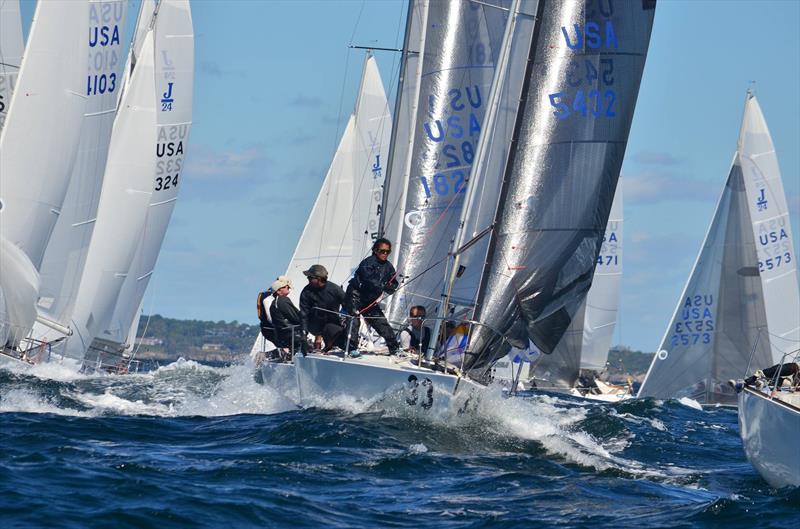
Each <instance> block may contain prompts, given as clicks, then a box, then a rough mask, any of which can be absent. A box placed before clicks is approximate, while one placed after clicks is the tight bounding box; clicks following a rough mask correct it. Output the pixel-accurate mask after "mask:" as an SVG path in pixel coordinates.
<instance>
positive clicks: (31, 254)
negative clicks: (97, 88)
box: [0, 0, 89, 269]
mask: <svg viewBox="0 0 800 529" xmlns="http://www.w3.org/2000/svg"><path fill="white" fill-rule="evenodd" d="M88 11H89V8H88V2H86V1H85V0H84V1H82V2H40V3H39V4H37V6H36V13H35V15H34V19H33V23H32V24H31V31H30V35H29V38H28V45H27V48H26V49H25V55H24V57H23V60H22V66H21V69H20V74H19V78H18V79H17V85H16V89H15V90H14V94H13V96H12V100H11V108H10V109H9V114H8V117H7V119H6V123H5V126H4V127H3V130H2V133H1V134H0V174H2V175H3V177H2V179H0V201H1V202H2V207H0V223H1V224H0V229H2V232H1V233H0V235H2V237H5V238H6V240H8V241H9V242H12V243H14V244H16V245H17V246H19V247H20V248H22V249H23V250H24V251H25V253H26V254H27V255H28V258H29V259H30V260H31V263H33V265H34V266H35V267H36V268H37V269H38V268H39V265H40V264H41V262H42V256H43V255H44V250H45V246H46V245H47V242H48V240H49V239H50V234H51V233H52V231H53V227H54V225H55V223H56V221H57V220H58V215H59V213H60V211H61V206H62V203H63V201H64V196H65V194H66V192H67V184H68V183H69V177H70V175H71V171H72V165H73V163H74V160H75V154H76V151H77V146H78V141H79V139H80V131H81V122H82V121H83V114H84V110H85V107H86V95H85V94H86V64H87V56H88V40H87V38H86V35H87V34H88V31H89V17H88Z"/></svg>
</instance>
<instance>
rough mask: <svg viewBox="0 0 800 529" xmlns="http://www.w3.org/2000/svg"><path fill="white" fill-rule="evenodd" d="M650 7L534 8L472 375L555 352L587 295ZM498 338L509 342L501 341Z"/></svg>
mask: <svg viewBox="0 0 800 529" xmlns="http://www.w3.org/2000/svg"><path fill="white" fill-rule="evenodd" d="M654 13H655V2H651V1H647V0H645V1H642V2H624V3H611V2H609V3H607V4H604V3H600V4H594V3H591V4H588V5H587V3H586V2H582V1H565V2H548V1H546V0H541V1H540V2H539V6H538V14H539V17H538V18H539V20H540V22H539V24H537V28H536V31H535V36H534V39H533V44H532V46H531V54H530V57H529V59H530V62H529V68H528V71H527V74H526V75H527V76H528V77H527V81H526V82H527V86H526V87H525V90H524V92H523V99H522V101H521V102H520V110H519V113H518V116H517V125H516V130H515V138H516V142H515V144H514V146H513V148H512V149H511V152H510V154H509V158H508V164H507V169H506V172H505V174H506V182H505V184H504V187H503V190H502V192H501V195H500V200H499V203H500V204H501V207H499V208H498V212H497V215H496V219H495V225H494V228H493V230H492V234H491V236H492V241H491V245H490V248H489V252H488V258H487V266H486V268H485V273H484V276H483V280H482V284H481V289H480V294H479V298H478V307H477V317H476V319H478V320H479V321H480V322H481V323H482V324H484V326H483V327H480V328H478V329H476V330H475V331H474V332H473V334H472V337H471V340H470V346H469V352H470V355H468V358H467V362H466V368H467V369H471V370H473V375H474V376H476V377H478V378H480V377H481V376H482V374H483V373H484V372H485V371H486V369H487V368H488V366H490V365H491V362H492V361H493V360H495V359H497V358H500V357H502V356H504V355H505V354H506V353H507V352H508V350H509V348H510V346H511V345H516V346H518V347H525V346H527V344H528V340H529V339H530V340H532V341H533V343H534V345H535V346H536V347H537V348H538V349H540V350H541V351H543V352H545V353H550V352H552V351H553V350H554V348H555V346H556V345H557V344H558V343H559V342H560V340H561V338H562V336H563V335H564V333H565V331H566V330H567V328H568V327H569V325H570V323H571V321H572V319H573V318H574V317H575V316H576V313H577V312H578V310H579V308H580V306H581V304H582V303H583V300H584V298H585V296H586V293H587V291H588V289H589V286H590V284H591V279H592V274H593V271H594V265H595V260H596V258H597V255H598V254H599V252H600V248H601V244H602V237H603V233H604V230H605V227H606V224H607V221H608V217H609V212H610V209H611V202H612V199H613V196H614V190H615V187H616V183H617V178H618V176H619V170H620V167H621V164H622V158H623V155H624V153H625V147H626V144H627V138H628V133H629V131H630V123H631V120H632V117H633V110H634V107H635V104H636V98H637V94H638V90H639V83H640V80H641V75H642V71H643V69H644V62H645V58H646V54H647V47H648V44H649V40H650V31H651V28H652V23H653V16H654ZM494 332H498V333H500V334H501V335H503V337H504V338H503V339H502V340H499V339H497V338H496V336H495V334H494Z"/></svg>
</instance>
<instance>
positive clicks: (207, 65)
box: [200, 60, 246, 78]
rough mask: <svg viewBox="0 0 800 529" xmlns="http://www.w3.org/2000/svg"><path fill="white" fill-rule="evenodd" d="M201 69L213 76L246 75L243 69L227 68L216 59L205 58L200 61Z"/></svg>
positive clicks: (242, 76)
mask: <svg viewBox="0 0 800 529" xmlns="http://www.w3.org/2000/svg"><path fill="white" fill-rule="evenodd" d="M200 71H201V72H202V73H204V74H207V75H210V76H212V77H241V78H244V77H246V75H245V72H244V71H243V70H227V69H224V68H222V67H221V66H220V65H219V64H218V63H216V62H214V61H209V60H204V61H202V62H201V63H200Z"/></svg>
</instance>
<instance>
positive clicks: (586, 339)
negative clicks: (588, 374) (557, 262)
mask: <svg viewBox="0 0 800 529" xmlns="http://www.w3.org/2000/svg"><path fill="white" fill-rule="evenodd" d="M622 217H623V214H622V177H620V179H619V180H618V181H617V190H616V192H615V193H614V202H612V204H611V213H610V215H609V217H608V224H607V225H606V233H605V236H604V237H603V245H602V247H601V248H600V255H598V256H597V265H596V267H595V269H594V279H592V287H591V288H590V289H589V294H587V295H586V308H585V312H584V320H583V343H582V347H581V364H580V367H581V369H593V370H597V371H602V370H603V369H605V365H606V362H607V361H608V350H609V348H610V347H611V340H612V339H613V337H614V327H615V326H616V324H617V313H618V311H619V289H620V283H621V281H622Z"/></svg>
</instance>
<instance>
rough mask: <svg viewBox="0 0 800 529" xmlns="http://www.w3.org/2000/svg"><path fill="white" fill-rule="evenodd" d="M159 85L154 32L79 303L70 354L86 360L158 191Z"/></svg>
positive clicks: (126, 108)
mask: <svg viewBox="0 0 800 529" xmlns="http://www.w3.org/2000/svg"><path fill="white" fill-rule="evenodd" d="M156 138H157V130H156V84H155V74H154V51H153V35H152V32H150V33H148V35H147V36H146V37H145V41H144V45H143V47H142V56H141V58H140V60H139V63H138V64H137V65H136V69H135V70H134V71H133V75H132V77H131V83H130V87H129V88H128V90H126V92H125V94H124V95H123V98H122V104H121V105H120V108H119V111H118V112H117V118H116V120H115V122H114V128H113V131H112V134H111V144H110V146H109V151H108V163H107V164H106V173H105V177H104V182H103V191H102V193H101V196H100V204H99V206H98V209H97V221H96V225H95V229H94V233H93V234H92V242H91V244H90V246H89V253H88V255H87V257H86V266H85V267H84V270H83V276H82V278H81V285H80V289H79V291H78V296H77V299H76V301H75V309H74V311H73V317H72V322H73V325H72V328H73V330H74V331H75V334H73V336H71V337H70V338H69V339H68V341H67V350H66V353H67V354H68V355H69V356H71V357H73V358H76V359H82V358H83V356H84V354H85V353H86V350H87V348H88V347H89V345H90V344H91V343H92V340H93V339H94V338H95V337H96V336H97V335H98V333H100V332H101V331H102V330H103V329H105V328H106V327H107V325H108V323H109V320H110V318H111V314H112V311H113V309H114V304H115V302H116V300H117V296H118V294H119V291H120V289H121V288H122V283H123V281H124V279H125V277H126V275H127V272H128V270H129V269H130V266H131V263H132V261H133V257H134V254H135V251H136V247H137V243H138V241H139V237H140V236H141V233H142V229H143V227H144V223H145V218H146V216H147V209H148V208H147V206H148V204H149V203H150V198H151V196H152V194H153V174H154V173H155V170H156V155H155V144H156Z"/></svg>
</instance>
